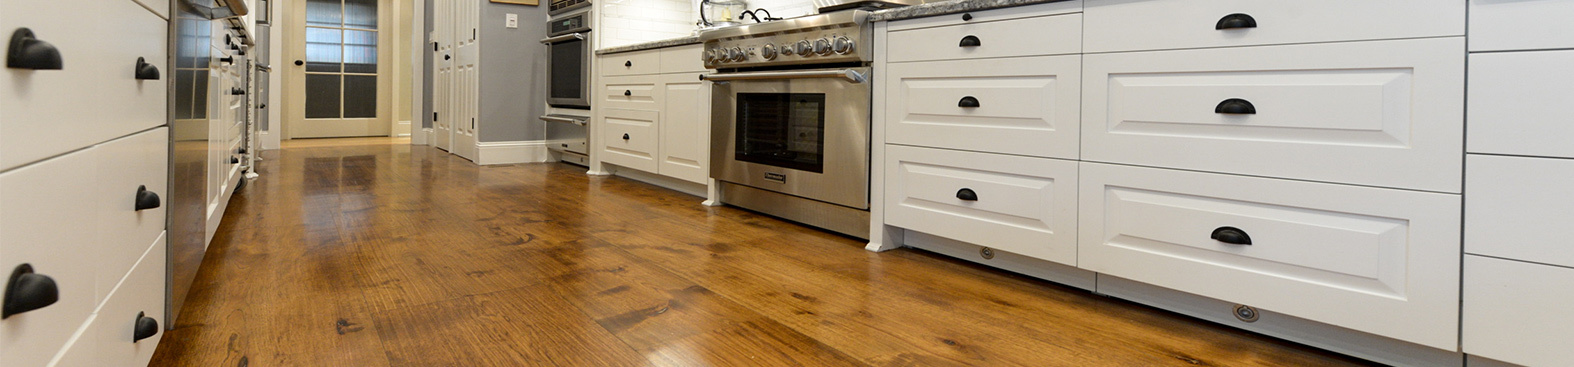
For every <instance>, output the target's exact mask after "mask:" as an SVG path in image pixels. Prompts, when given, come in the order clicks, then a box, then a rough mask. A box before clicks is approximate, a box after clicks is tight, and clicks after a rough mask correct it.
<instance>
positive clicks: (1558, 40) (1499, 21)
mask: <svg viewBox="0 0 1574 367" xmlns="http://www.w3.org/2000/svg"><path fill="white" fill-rule="evenodd" d="M1569 19H1574V2H1569V1H1556V0H1543V1H1527V0H1470V50H1471V51H1506V50H1538V49H1552V48H1571V47H1574V23H1571V22H1569ZM1472 72H1474V71H1473V70H1472Z"/></svg>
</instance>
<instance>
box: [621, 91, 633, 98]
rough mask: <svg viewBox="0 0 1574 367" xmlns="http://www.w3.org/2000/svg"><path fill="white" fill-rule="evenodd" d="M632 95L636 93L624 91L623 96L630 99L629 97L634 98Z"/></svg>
mask: <svg viewBox="0 0 1574 367" xmlns="http://www.w3.org/2000/svg"><path fill="white" fill-rule="evenodd" d="M632 95H634V91H631V90H626V91H623V96H624V97H628V96H632Z"/></svg>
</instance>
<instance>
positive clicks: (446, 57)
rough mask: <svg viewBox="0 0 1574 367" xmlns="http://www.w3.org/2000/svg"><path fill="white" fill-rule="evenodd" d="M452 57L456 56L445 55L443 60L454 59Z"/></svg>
mask: <svg viewBox="0 0 1574 367" xmlns="http://www.w3.org/2000/svg"><path fill="white" fill-rule="evenodd" d="M452 58H454V57H453V56H448V55H443V60H448V59H452Z"/></svg>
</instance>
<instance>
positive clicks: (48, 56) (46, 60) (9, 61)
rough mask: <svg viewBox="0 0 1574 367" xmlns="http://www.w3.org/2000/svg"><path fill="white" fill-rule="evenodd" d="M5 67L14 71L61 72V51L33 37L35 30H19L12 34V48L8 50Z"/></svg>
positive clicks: (62, 65) (62, 64)
mask: <svg viewBox="0 0 1574 367" xmlns="http://www.w3.org/2000/svg"><path fill="white" fill-rule="evenodd" d="M5 67H8V68H13V69H33V70H60V69H61V68H63V67H64V63H62V62H61V61H60V49H57V48H55V45H51V44H49V42H44V41H42V40H39V39H38V38H37V37H34V36H33V30H31V29H27V28H17V29H16V31H15V32H11V47H10V48H7V49H6V54H5Z"/></svg>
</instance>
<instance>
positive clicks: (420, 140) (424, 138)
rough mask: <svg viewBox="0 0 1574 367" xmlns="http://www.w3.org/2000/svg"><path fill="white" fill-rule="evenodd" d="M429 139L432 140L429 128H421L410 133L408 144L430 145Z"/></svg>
mask: <svg viewBox="0 0 1574 367" xmlns="http://www.w3.org/2000/svg"><path fill="white" fill-rule="evenodd" d="M429 141H432V129H431V128H422V129H420V130H416V131H413V132H412V133H411V134H410V145H431V143H428V142H429Z"/></svg>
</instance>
